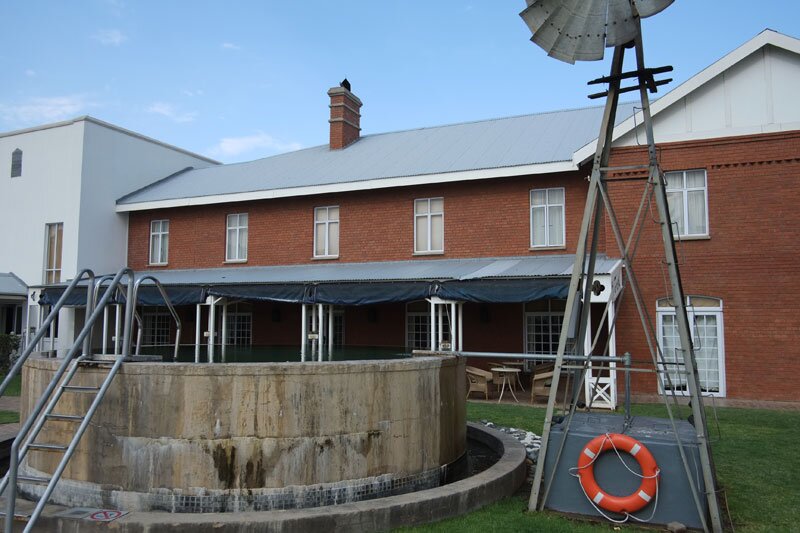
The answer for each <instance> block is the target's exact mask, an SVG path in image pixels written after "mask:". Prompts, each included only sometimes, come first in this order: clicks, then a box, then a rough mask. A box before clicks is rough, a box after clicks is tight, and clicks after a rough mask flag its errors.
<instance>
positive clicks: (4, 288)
mask: <svg viewBox="0 0 800 533" xmlns="http://www.w3.org/2000/svg"><path fill="white" fill-rule="evenodd" d="M27 297H28V286H27V285H25V282H24V281H22V280H21V279H19V278H18V277H17V276H16V275H14V273H13V272H0V298H4V299H12V300H24V299H25V298H27Z"/></svg>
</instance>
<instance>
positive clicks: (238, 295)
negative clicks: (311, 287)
mask: <svg viewBox="0 0 800 533" xmlns="http://www.w3.org/2000/svg"><path fill="white" fill-rule="evenodd" d="M306 293H307V289H306V286H305V285H303V284H299V283H295V284H287V285H283V284H264V285H216V286H213V287H209V289H208V294H210V295H211V296H219V297H223V298H230V299H232V300H248V301H253V302H285V303H307V302H306V300H307V299H308V298H307V296H306Z"/></svg>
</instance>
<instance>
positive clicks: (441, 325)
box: [436, 305, 444, 350]
mask: <svg viewBox="0 0 800 533" xmlns="http://www.w3.org/2000/svg"><path fill="white" fill-rule="evenodd" d="M436 311H437V314H438V315H439V323H438V325H437V326H436V327H437V328H438V334H439V337H438V338H439V344H438V345H437V346H436V349H437V350H441V349H442V342H443V341H444V306H443V305H437V306H436Z"/></svg>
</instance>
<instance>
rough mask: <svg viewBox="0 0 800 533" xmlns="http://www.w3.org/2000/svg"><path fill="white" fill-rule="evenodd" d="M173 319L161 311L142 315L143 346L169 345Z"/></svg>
mask: <svg viewBox="0 0 800 533" xmlns="http://www.w3.org/2000/svg"><path fill="white" fill-rule="evenodd" d="M171 319H172V318H171V317H170V315H169V314H167V313H163V312H160V311H152V312H146V313H144V314H143V315H142V344H143V345H144V346H161V345H164V344H169V343H170V341H169V337H170V321H171Z"/></svg>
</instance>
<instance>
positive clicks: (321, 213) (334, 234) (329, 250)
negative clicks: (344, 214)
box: [314, 206, 339, 257]
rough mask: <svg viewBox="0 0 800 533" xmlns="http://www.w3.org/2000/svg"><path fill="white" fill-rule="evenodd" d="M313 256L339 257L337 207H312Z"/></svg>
mask: <svg viewBox="0 0 800 533" xmlns="http://www.w3.org/2000/svg"><path fill="white" fill-rule="evenodd" d="M314 257H339V207H338V206H331V207H317V208H316V209H314Z"/></svg>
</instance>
